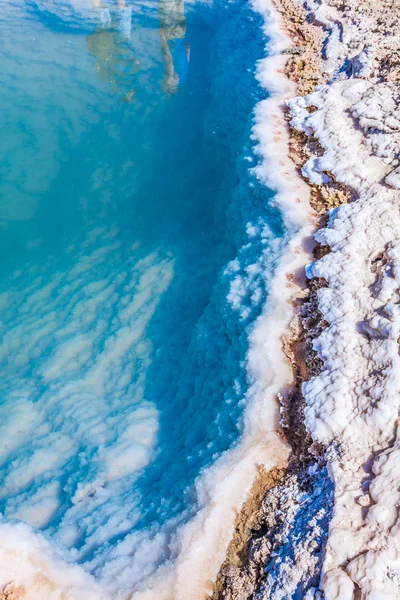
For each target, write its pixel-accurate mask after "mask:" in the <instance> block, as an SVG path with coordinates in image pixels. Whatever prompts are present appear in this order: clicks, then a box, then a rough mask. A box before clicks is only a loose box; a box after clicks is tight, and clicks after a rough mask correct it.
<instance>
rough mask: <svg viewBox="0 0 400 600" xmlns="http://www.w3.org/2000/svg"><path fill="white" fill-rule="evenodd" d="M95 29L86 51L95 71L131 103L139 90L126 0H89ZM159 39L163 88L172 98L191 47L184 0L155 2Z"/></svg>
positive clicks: (185, 65)
mask: <svg viewBox="0 0 400 600" xmlns="http://www.w3.org/2000/svg"><path fill="white" fill-rule="evenodd" d="M92 7H93V9H94V10H95V11H96V14H97V20H98V26H97V28H96V31H94V32H93V33H90V34H89V35H88V37H87V47H88V50H89V52H90V53H91V54H92V55H93V56H94V57H95V61H96V62H95V67H94V68H95V71H96V73H97V74H98V76H99V77H100V79H101V80H102V81H103V82H104V83H105V84H106V85H108V86H109V87H110V89H112V90H113V91H114V92H117V93H118V94H120V95H121V100H122V101H124V102H131V101H132V100H133V99H134V98H135V95H136V93H137V91H138V81H137V77H136V74H137V73H138V71H139V70H140V61H139V59H138V58H137V56H136V54H135V46H134V43H133V42H132V39H131V37H132V35H131V34H132V6H129V5H127V3H126V0H117V3H116V4H107V3H104V2H102V0H92ZM158 14H159V36H160V49H161V54H162V62H163V68H164V77H163V81H162V89H163V90H164V91H165V92H166V93H167V94H168V95H171V94H173V93H175V92H176V91H177V89H178V86H179V83H180V82H182V81H183V80H184V79H185V77H186V75H187V73H188V69H189V60H190V46H189V44H188V43H187V42H186V41H185V34H186V18H185V8H184V1H183V0H158Z"/></svg>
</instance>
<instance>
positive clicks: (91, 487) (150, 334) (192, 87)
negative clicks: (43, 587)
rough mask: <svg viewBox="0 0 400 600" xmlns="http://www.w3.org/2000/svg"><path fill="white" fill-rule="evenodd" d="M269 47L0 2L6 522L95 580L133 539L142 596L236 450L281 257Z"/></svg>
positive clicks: (225, 23)
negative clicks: (258, 332) (268, 180)
mask: <svg viewBox="0 0 400 600" xmlns="http://www.w3.org/2000/svg"><path fill="white" fill-rule="evenodd" d="M123 5H124V6H123ZM264 43H265V40H263V39H262V32H261V23H260V17H258V16H257V15H255V14H254V13H253V12H252V11H251V8H250V7H249V5H247V4H246V3H245V2H243V1H242V0H233V1H232V2H230V3H225V2H221V3H218V2H216V3H214V4H213V5H211V4H206V3H200V2H199V3H195V2H193V3H190V4H187V5H186V6H184V5H183V3H181V2H179V0H176V1H172V0H159V2H158V3H157V1H156V0H154V1H153V0H151V1H148V2H143V3H139V2H132V3H129V2H128V0H127V1H126V4H125V3H123V2H120V4H119V6H118V5H117V3H116V4H111V3H110V4H107V5H103V7H102V8H98V7H97V8H96V1H95V0H93V3H91V0H86V1H85V0H70V1H67V0H27V1H26V2H18V3H17V2H14V1H12V0H3V1H2V3H1V5H0V52H1V56H2V93H1V95H0V114H1V135H0V149H1V156H2V161H1V180H0V231H1V235H0V246H1V248H0V252H1V256H2V260H1V266H0V283H1V297H0V303H1V342H0V361H1V371H2V377H1V381H0V390H1V421H0V443H1V478H2V482H3V484H2V486H1V488H0V509H1V511H2V513H3V514H4V515H5V516H6V517H7V518H17V519H21V520H23V521H26V522H28V523H29V524H31V525H33V526H34V527H38V528H40V529H42V530H44V531H45V532H46V533H47V534H49V535H50V536H51V537H52V538H53V539H55V540H57V541H58V542H59V543H60V544H63V545H65V546H67V547H68V548H71V549H72V552H73V555H74V558H75V559H76V560H77V561H79V562H81V563H82V564H84V565H85V568H87V569H88V570H90V571H91V572H93V573H94V574H95V575H96V576H98V577H99V578H101V577H102V576H103V572H104V571H105V565H106V564H107V562H108V561H109V560H110V557H111V558H112V557H113V556H114V554H113V553H115V549H116V548H117V547H120V546H118V545H119V544H120V542H121V541H123V540H125V542H126V540H127V539H128V538H127V535H128V534H129V553H130V556H131V557H132V556H133V557H134V556H135V552H136V551H137V552H138V554H139V551H138V550H137V549H138V548H141V551H140V557H138V560H137V568H136V571H135V564H136V563H135V561H134V560H133V562H132V561H130V563H129V565H130V566H129V568H130V575H129V585H130V586H131V588H132V589H134V588H135V586H136V585H137V584H138V583H140V581H143V580H145V579H146V577H148V576H149V575H150V574H151V573H152V572H153V570H154V568H155V566H156V564H160V563H161V562H162V561H163V560H166V559H167V558H168V556H167V555H166V554H165V552H164V554H157V552H156V551H155V550H154V551H153V550H151V549H149V550H148V552H147V555H146V550H144V551H143V543H144V542H143V540H147V541H149V540H152V539H155V537H156V536H157V534H158V532H159V531H161V530H162V528H163V527H165V524H166V523H171V522H172V523H173V524H174V525H173V527H174V528H176V527H178V525H179V523H181V522H184V521H186V520H187V519H188V518H189V517H190V516H191V515H192V514H194V513H195V511H196V498H195V496H194V494H193V482H194V480H195V478H196V477H197V476H198V475H199V473H200V472H201V470H202V469H203V468H204V467H205V466H207V465H209V464H211V463H212V462H213V461H214V460H215V458H216V457H217V456H219V455H220V454H221V452H223V451H224V450H226V449H228V448H229V447H231V446H232V444H234V443H235V442H236V441H237V439H238V435H239V434H240V429H241V416H242V413H243V410H244V394H245V391H246V387H247V380H246V364H245V357H246V350H247V335H248V330H249V327H250V326H251V324H252V322H253V321H254V319H255V317H256V316H257V315H258V314H259V311H260V309H261V307H262V305H263V304H264V302H265V300H266V297H267V293H268V283H269V281H270V277H271V276H272V273H273V269H274V265H275V264H276V261H277V259H278V257H279V255H280V252H281V247H282V245H283V238H284V231H283V225H282V220H281V217H280V214H279V212H278V211H277V209H275V208H274V207H273V203H272V204H271V194H270V193H269V192H268V190H267V189H265V188H264V187H263V186H261V185H260V184H259V183H258V182H257V180H256V179H255V178H254V177H253V176H252V174H251V166H254V165H255V164H256V159H255V157H254V156H253V153H252V141H251V139H250V129H251V113H252V110H253V108H254V106H255V104H256V103H257V102H258V101H259V100H260V99H261V98H262V92H261V90H260V89H259V88H258V87H257V84H256V81H255V77H254V70H255V64H256V61H257V60H258V59H259V58H261V57H262V56H263V53H264ZM171 519H172V520H173V521H171ZM126 543H127V542H126ZM149 543H150V542H149ZM148 548H150V546H148ZM132 565H133V566H132ZM118 569H119V567H118Z"/></svg>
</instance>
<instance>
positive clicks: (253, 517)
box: [212, 465, 286, 599]
mask: <svg viewBox="0 0 400 600" xmlns="http://www.w3.org/2000/svg"><path fill="white" fill-rule="evenodd" d="M285 473H286V470H285V469H278V468H274V469H272V470H271V471H267V470H266V469H265V467H264V466H263V465H260V467H259V475H258V477H257V478H256V480H255V482H254V484H253V487H252V489H251V492H250V494H249V496H248V498H247V500H246V502H245V503H244V505H243V507H242V509H241V511H240V512H239V514H238V515H237V517H236V521H235V530H234V534H233V537H232V540H231V542H230V544H229V546H228V550H227V553H226V559H225V561H224V563H223V564H222V566H221V569H220V572H219V574H218V578H217V581H216V584H215V586H214V593H213V596H212V598H213V599H218V598H229V595H228V596H227V595H226V592H227V580H228V579H229V578H231V577H232V575H233V574H235V575H239V577H240V573H241V571H242V569H243V568H244V565H246V562H247V547H248V544H249V541H250V539H251V538H252V536H253V535H254V533H255V532H257V531H259V530H260V528H261V526H262V518H261V510H260V507H261V505H262V501H263V500H264V497H265V495H266V493H267V492H268V491H269V490H271V489H273V488H274V487H276V485H277V484H278V483H279V481H280V480H281V479H282V478H284V475H285Z"/></svg>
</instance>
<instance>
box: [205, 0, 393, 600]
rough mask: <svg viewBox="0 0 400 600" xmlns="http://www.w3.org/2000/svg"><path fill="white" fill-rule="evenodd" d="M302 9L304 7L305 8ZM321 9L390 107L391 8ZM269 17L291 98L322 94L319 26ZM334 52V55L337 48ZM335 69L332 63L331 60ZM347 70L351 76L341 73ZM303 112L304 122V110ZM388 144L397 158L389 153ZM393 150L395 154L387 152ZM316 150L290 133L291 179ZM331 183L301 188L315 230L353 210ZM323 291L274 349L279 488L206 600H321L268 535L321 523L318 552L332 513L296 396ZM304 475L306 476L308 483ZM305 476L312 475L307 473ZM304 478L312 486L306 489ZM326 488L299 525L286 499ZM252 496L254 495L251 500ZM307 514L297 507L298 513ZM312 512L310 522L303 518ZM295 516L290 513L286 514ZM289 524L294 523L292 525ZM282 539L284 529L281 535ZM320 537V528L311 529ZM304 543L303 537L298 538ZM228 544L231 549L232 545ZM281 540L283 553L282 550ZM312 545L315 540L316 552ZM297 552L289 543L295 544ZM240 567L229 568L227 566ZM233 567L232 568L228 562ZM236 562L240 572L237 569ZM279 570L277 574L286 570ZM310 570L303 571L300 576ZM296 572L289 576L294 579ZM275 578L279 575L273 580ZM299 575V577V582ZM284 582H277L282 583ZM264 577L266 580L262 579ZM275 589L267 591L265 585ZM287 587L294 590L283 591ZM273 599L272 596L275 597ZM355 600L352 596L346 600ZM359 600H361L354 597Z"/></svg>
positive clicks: (316, 567)
mask: <svg viewBox="0 0 400 600" xmlns="http://www.w3.org/2000/svg"><path fill="white" fill-rule="evenodd" d="M310 4H311V3H310ZM325 4H327V5H329V7H332V8H334V9H335V10H338V11H339V13H340V14H341V15H342V19H341V21H340V28H341V36H342V38H341V41H342V42H343V45H344V46H346V43H347V44H348V47H345V49H344V51H343V55H344V56H346V51H347V53H348V51H349V46H350V48H351V50H352V52H351V54H352V55H354V56H356V55H357V53H358V52H359V53H362V52H363V51H364V52H367V53H368V55H369V57H372V60H371V63H372V72H371V73H370V75H369V79H370V80H371V79H372V81H374V82H375V83H376V84H378V85H381V86H387V87H389V88H390V94H391V97H392V98H394V100H395V102H396V103H397V106H398V104H399V98H400V85H399V82H400V43H399V40H398V27H399V23H400V2H397V1H396V0H378V1H376V0H328V1H327V2H325ZM275 5H276V8H277V10H278V11H279V12H280V14H281V17H282V20H283V21H284V24H285V28H286V30H287V32H288V33H289V34H290V37H291V39H292V41H293V44H294V47H293V48H292V49H290V50H289V51H288V61H287V64H286V70H285V72H286V74H287V76H288V77H289V78H290V79H291V80H292V81H295V82H296V84H297V93H298V95H307V94H309V93H311V92H312V91H313V90H314V89H315V88H316V86H318V85H323V84H325V83H326V82H327V81H329V79H330V75H331V74H330V72H329V63H330V60H333V59H331V58H330V56H329V48H328V47H325V45H324V40H325V39H326V37H327V34H326V29H324V26H323V23H321V22H318V21H315V20H314V21H312V20H310V18H309V14H310V13H309V11H308V10H307V8H309V7H307V5H306V8H305V7H304V6H303V4H302V2H300V1H299V0H275ZM354 25H356V30H357V31H358V32H359V36H358V39H357V37H356V38H355V37H354ZM350 27H351V28H352V35H351V36H349V35H347V29H348V28H350ZM339 47H340V45H339ZM336 59H337V57H336ZM347 68H349V69H352V68H354V69H355V68H357V65H356V64H354V65H352V64H350V65H348V66H347ZM308 110H309V112H312V110H313V109H312V107H310V108H309V109H308ZM291 118H292V115H291V114H290V111H289V110H288V112H287V121H288V122H289V121H290V120H291ZM389 125H390V127H388V128H387V130H388V133H390V135H391V145H390V148H391V149H390V153H389V152H388V156H387V157H384V160H386V162H387V164H389V165H390V166H391V167H392V168H393V170H394V172H395V171H396V169H397V168H398V166H399V159H400V156H399V154H400V152H399V151H400V128H399V129H398V130H396V127H395V126H392V123H390V124H389ZM372 129H373V124H372V126H371V124H367V125H365V127H364V139H363V144H365V145H366V146H367V147H368V148H369V150H370V152H371V153H372V154H375V155H378V156H380V155H381V154H382V149H381V148H379V147H378V145H377V144H376V143H375V141H374V137H373V134H372V135H371V130H372ZM396 143H397V151H396ZM393 148H394V149H395V150H394V151H393ZM323 154H324V149H323V147H322V146H321V145H320V143H319V141H318V140H317V139H316V138H313V137H312V136H309V135H306V134H305V133H303V132H299V131H297V130H296V129H294V128H291V137H290V147H289V155H290V157H291V158H292V160H293V162H294V163H295V165H296V167H297V168H298V170H299V172H300V173H301V169H302V167H303V165H304V164H305V163H306V162H307V160H308V159H309V158H310V157H311V156H322V155H323ZM327 175H329V176H330V177H331V181H330V182H328V183H324V184H322V185H321V184H319V185H316V184H314V183H311V182H308V183H310V185H311V203H312V207H313V209H314V211H315V213H316V215H317V216H318V218H319V219H318V220H319V226H323V225H324V224H325V223H326V220H327V213H328V211H329V210H330V209H331V208H334V207H337V206H340V205H341V204H344V203H348V202H352V201H355V200H357V197H358V194H357V191H356V190H355V189H354V188H352V187H351V186H348V185H344V184H343V183H339V182H337V181H336V180H335V177H334V176H333V175H332V174H331V173H327ZM329 251H330V249H329V247H325V246H321V245H320V244H317V245H316V247H315V250H314V256H315V259H319V258H321V257H322V256H324V255H325V254H327V253H328V252H329ZM326 285H327V284H326V282H325V281H324V280H322V279H312V280H310V282H309V286H308V291H307V292H306V293H305V294H304V293H300V294H299V296H298V298H296V299H294V302H295V303H296V304H297V307H298V311H297V317H296V319H295V320H294V321H293V323H292V335H291V337H288V338H287V339H285V340H284V349H285V353H286V355H287V357H288V360H289V361H290V363H291V364H292V367H293V372H294V376H295V381H296V385H295V387H294V388H293V390H292V392H291V393H290V394H289V397H287V398H286V400H283V397H282V398H281V413H282V427H283V429H284V431H285V432H286V435H287V439H288V441H289V442H290V444H291V446H292V449H293V455H292V460H291V462H290V465H289V467H288V469H287V471H286V472H285V473H283V475H282V477H281V480H280V482H279V483H278V484H277V485H276V486H275V487H272V488H271V487H270V486H268V487H266V488H265V494H264V498H263V499H262V502H261V504H259V505H257V501H256V502H250V505H253V506H254V504H255V515H254V516H251V515H250V516H249V515H247V516H246V519H242V517H241V516H240V515H239V516H238V524H239V523H240V524H241V525H240V527H241V536H240V553H236V554H235V551H234V549H232V548H230V551H229V553H228V555H227V559H226V561H225V563H224V565H222V568H221V571H220V574H219V578H218V582H217V586H216V590H215V593H214V596H213V599H214V600H222V599H224V600H250V599H255V600H256V599H259V600H261V599H263V600H267V599H270V598H275V597H277V598H278V597H279V598H280V599H283V600H286V599H287V600H289V599H292V598H293V599H295V598H296V599H297V598H299V599H300V598H310V599H312V598H315V599H316V598H321V599H322V598H323V597H324V596H323V593H322V591H320V590H319V583H320V582H319V578H320V570H321V566H322V560H323V553H322V558H321V555H318V557H317V555H316V554H315V552H314V551H307V549H305V550H304V552H303V553H302V555H301V556H300V555H298V556H297V561H298V564H297V565H296V556H294V555H293V554H294V553H295V542H293V540H294V539H295V538H292V543H293V546H292V547H291V546H290V539H291V538H290V533H288V532H289V529H287V530H286V531H285V535H286V547H285V548H284V545H285V544H284V543H283V542H282V539H283V538H282V537H281V536H280V535H278V536H277V535H276V532H277V530H280V531H281V530H282V523H283V522H284V521H285V518H286V520H287V521H290V519H293V522H294V526H293V529H294V530H296V523H300V524H301V525H302V526H303V527H304V526H305V522H306V521H307V519H308V520H309V521H312V519H313V516H314V517H315V515H318V514H319V516H320V524H321V523H324V526H325V531H324V532H322V535H320V536H319V538H318V534H315V535H314V536H311V537H312V539H313V541H314V542H315V543H317V544H318V543H319V544H320V546H321V548H320V550H321V549H323V547H324V543H325V541H326V537H327V530H328V527H329V515H330V514H331V511H332V506H333V490H332V488H330V487H329V483H328V481H324V480H323V479H322V480H321V479H320V478H318V477H317V478H316V479H315V477H314V475H313V473H314V471H316V470H317V471H318V470H319V471H320V473H323V474H324V475H325V477H326V479H328V477H327V472H326V466H325V461H324V458H323V455H324V448H323V447H321V446H320V445H319V444H316V443H315V442H313V440H312V438H311V436H310V435H309V433H308V431H307V428H306V426H305V423H304V407H305V401H304V398H303V396H302V392H301V387H302V384H303V382H305V381H307V380H308V379H309V378H310V377H313V376H315V375H318V374H319V373H320V372H321V370H322V367H323V363H322V360H321V359H320V358H319V357H318V356H317V354H316V353H315V351H314V350H313V347H312V342H313V340H314V339H315V338H317V337H318V336H319V335H320V333H321V332H322V330H323V329H324V328H325V327H326V322H325V321H324V319H323V316H322V315H321V313H320V311H319V307H318V299H317V290H318V289H319V288H321V287H325V286H326ZM310 473H311V475H310ZM314 474H315V473H314ZM313 477H314V479H313ZM324 484H325V485H326V486H327V487H326V490H325V503H326V510H325V512H324V514H323V515H321V514H320V511H321V510H323V509H322V508H321V506H320V505H319V504H318V503H315V504H313V502H312V501H310V502H309V506H310V510H308V509H305V511H303V512H304V515H306V521H304V515H303V516H301V515H300V517H299V514H300V513H301V510H300V511H299V510H297V508H296V506H297V505H298V503H297V500H296V492H295V491H294V490H298V489H299V487H300V488H301V489H303V490H305V492H306V494H307V496H308V498H313V493H314V491H315V487H317V488H318V490H319V492H318V493H320V491H321V488H320V487H319V486H323V485H324ZM259 495H260V490H259V489H258V493H257V498H258V497H259ZM306 504H307V503H306ZM313 510H314V511H315V512H314V513H313V512H312V511H313ZM296 511H297V512H296ZM296 519H297V521H296ZM243 522H244V523H253V524H254V523H256V524H257V523H258V529H257V530H256V531H254V529H252V528H251V527H250V526H249V527H248V528H247V536H248V543H247V550H246V552H243ZM283 529H284V528H283ZM319 532H320V533H321V527H319ZM303 534H304V535H306V534H305V533H304V532H302V533H301V535H303ZM235 539H236V537H235V538H234V539H233V540H232V544H235ZM287 540H289V543H288V542H287ZM316 540H319V541H318V542H316ZM296 543H297V542H296ZM282 548H283V550H284V552H286V553H287V554H289V555H290V553H292V556H291V558H290V561H291V564H290V568H288V570H287V573H288V572H289V571H290V576H288V577H286V579H285V573H284V567H279V565H278V566H277V564H278V563H279V560H280V561H281V565H283V564H284V563H285V560H283V559H281V558H280V559H278V563H277V562H276V561H277V559H276V556H277V555H279V554H280V555H281V556H283V554H282ZM238 556H239V557H240V561H239V562H238V560H237V557H238ZM234 557H235V559H234ZM240 562H241V564H240ZM287 562H288V561H286V563H285V564H287ZM310 565H311V566H310ZM296 568H297V571H296ZM279 569H280V570H279ZM301 571H302V573H300V572H301ZM287 573H286V574H287ZM269 574H270V575H269ZM274 579H275V580H276V581H277V580H279V579H280V583H279V582H278V583H277V584H276V586H275V587H274V585H275V584H274V582H273V580H274ZM293 582H294V583H293ZM275 592H276V593H277V595H276V596H275V595H274V594H275ZM356 593H357V592H356ZM360 597H361V596H360Z"/></svg>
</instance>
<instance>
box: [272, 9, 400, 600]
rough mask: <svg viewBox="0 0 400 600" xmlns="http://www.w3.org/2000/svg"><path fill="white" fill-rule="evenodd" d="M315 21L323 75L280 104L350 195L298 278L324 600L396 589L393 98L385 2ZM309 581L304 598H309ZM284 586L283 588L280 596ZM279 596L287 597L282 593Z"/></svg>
mask: <svg viewBox="0 0 400 600" xmlns="http://www.w3.org/2000/svg"><path fill="white" fill-rule="evenodd" d="M307 9H308V15H309V18H310V19H311V20H312V21H313V22H314V23H317V24H322V26H323V27H324V30H325V31H326V40H325V56H324V59H325V60H324V68H325V71H326V73H327V75H328V83H327V84H326V85H322V86H320V87H318V88H317V89H316V91H315V92H313V93H311V94H309V95H308V96H306V97H298V98H295V99H293V100H292V101H290V102H289V106H290V109H291V113H292V121H291V123H292V125H293V127H295V128H296V129H297V130H299V131H302V132H303V133H305V134H306V135H307V136H313V137H315V138H317V140H318V142H319V144H320V146H321V147H322V148H323V150H324V152H323V153H322V154H321V155H320V156H311V157H310V158H309V160H308V161H307V162H306V164H305V165H304V167H303V175H304V176H305V177H306V178H308V179H309V180H310V182H311V183H314V184H320V183H325V182H326V181H329V180H332V179H334V180H336V181H338V182H340V183H342V184H345V185H346V186H349V187H350V188H351V189H352V190H353V191H354V192H355V194H357V195H358V199H357V200H356V201H355V202H352V203H350V204H346V205H343V206H341V207H340V208H338V209H334V210H332V211H331V213H330V217H329V222H328V225H327V227H326V228H325V229H322V230H321V231H319V232H318V234H317V235H316V239H317V241H318V242H320V243H321V244H322V245H324V246H325V245H327V246H329V247H330V249H331V252H330V253H328V254H326V255H325V256H324V257H322V258H321V259H320V260H318V261H317V262H316V263H314V264H313V265H311V266H310V267H309V272H308V275H309V277H318V278H322V279H324V280H326V281H327V283H328V287H323V288H321V289H320V290H319V291H318V299H319V308H320V311H321V312H322V314H323V316H324V318H325V320H326V321H327V323H328V326H327V328H326V329H325V331H324V332H323V333H322V334H321V335H320V336H319V338H318V339H317V340H316V341H315V343H314V347H315V350H316V351H317V352H318V355H319V356H320V358H321V359H322V360H323V369H322V372H321V374H320V375H318V376H316V377H314V378H312V379H311V380H310V381H308V382H306V383H305V384H304V386H303V393H304V397H305V400H306V403H307V408H306V411H305V418H306V424H307V427H308V429H309V431H310V432H311V434H312V437H313V439H314V440H315V441H318V442H321V443H322V444H323V445H324V446H325V447H326V448H327V451H326V452H327V457H328V464H329V470H330V475H331V477H332V479H333V482H334V485H335V505H334V512H333V518H332V521H331V523H330V528H329V537H328V544H327V550H326V555H325V559H324V565H323V572H322V582H321V589H322V590H323V593H324V597H325V598H326V600H335V599H338V600H339V599H340V600H351V599H353V598H355V597H357V598H362V599H365V600H367V599H368V600H377V599H391V598H392V599H395V598H398V597H399V589H400V567H399V558H400V519H399V515H398V506H399V503H400V494H399V481H400V467H399V465H400V436H399V432H398V415H399V407H400V396H399V391H400V356H399V345H398V342H399V336H400V308H399V306H400V304H399V287H400V213H399V203H400V192H399V191H398V190H399V188H400V171H399V168H398V165H399V144H400V109H399V102H398V99H399V96H400V85H399V71H398V53H399V43H398V38H396V34H397V31H396V28H395V23H396V16H397V19H398V17H399V16H400V10H399V6H398V5H397V6H396V4H395V3H394V2H392V3H390V2H384V1H382V2H375V3H372V2H369V1H366V2H357V3H355V2H351V1H349V2H344V3H343V2H337V1H335V0H325V1H322V2H320V3H314V2H310V3H309V4H308V5H307ZM318 594H319V592H316V595H315V596H314V597H315V598H317V597H320V596H319V595H318ZM282 597H284V596H282ZM285 597H286V596H285Z"/></svg>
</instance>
